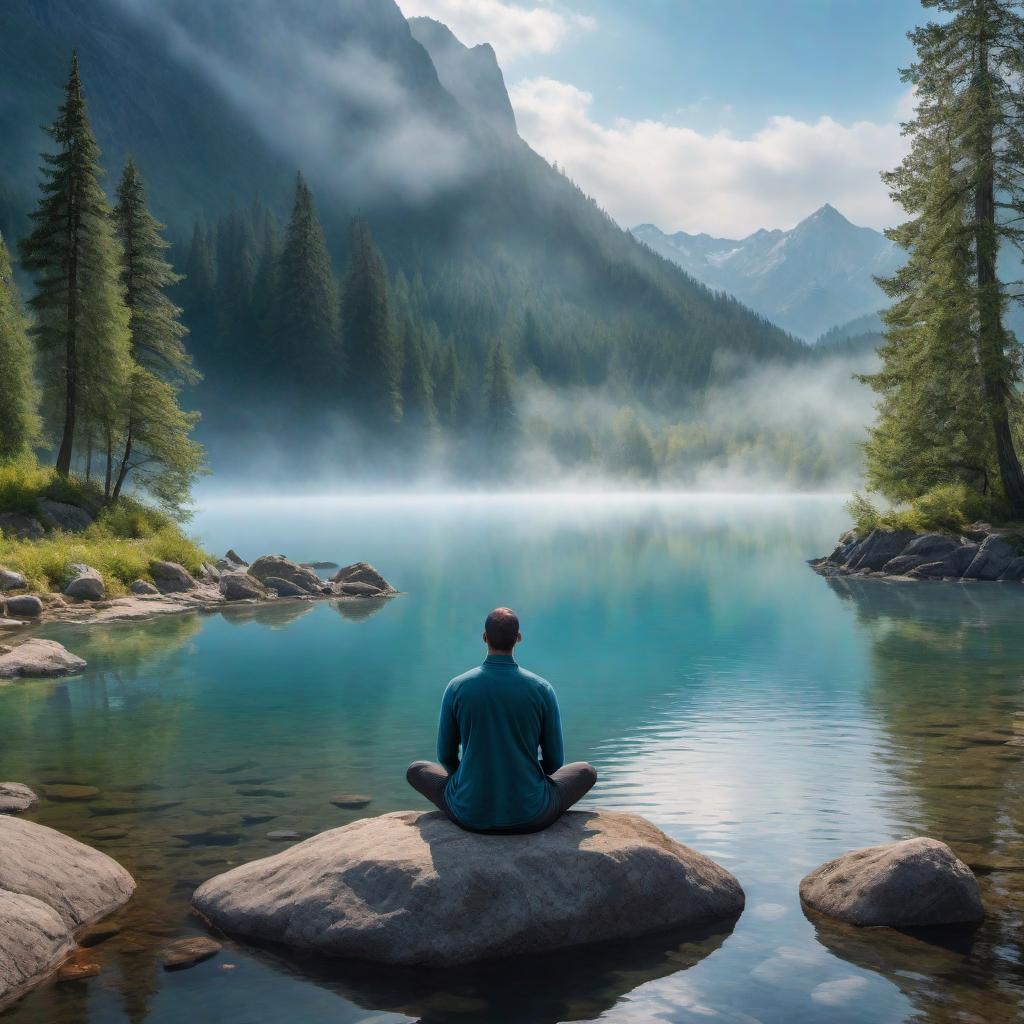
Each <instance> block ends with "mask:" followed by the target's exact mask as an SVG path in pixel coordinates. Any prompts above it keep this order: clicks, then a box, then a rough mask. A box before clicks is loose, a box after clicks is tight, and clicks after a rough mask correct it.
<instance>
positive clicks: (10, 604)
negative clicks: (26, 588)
mask: <svg viewBox="0 0 1024 1024" xmlns="http://www.w3.org/2000/svg"><path fill="white" fill-rule="evenodd" d="M5 603H6V606H7V614H8V615H10V616H11V617H12V618H19V619H36V618H38V617H39V616H40V615H42V614H43V602H42V601H41V600H40V599H39V598H38V597H36V595H35V594H16V595H15V596H14V597H9V598H7V601H6V602H5Z"/></svg>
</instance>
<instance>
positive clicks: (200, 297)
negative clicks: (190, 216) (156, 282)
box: [176, 221, 217, 365]
mask: <svg viewBox="0 0 1024 1024" xmlns="http://www.w3.org/2000/svg"><path fill="white" fill-rule="evenodd" d="M176 294H177V296H178V301H179V302H180V303H181V305H182V308H183V309H184V315H185V321H186V323H187V324H188V328H189V333H190V334H191V336H192V344H193V346H194V347H195V348H196V350H197V351H198V352H199V353H200V365H202V358H201V357H202V354H203V353H207V352H210V351H212V350H213V348H214V347H215V334H216V331H217V316H216V302H217V295H216V270H215V268H214V257H213V250H212V248H211V246H210V240H209V237H208V236H207V233H206V230H205V229H204V228H203V225H202V224H200V223H199V222H198V221H196V224H195V226H194V227H193V229H192V244H191V245H190V247H189V251H188V258H187V259H186V261H185V277H184V279H183V280H182V282H181V283H180V284H179V285H178V288H177V291H176Z"/></svg>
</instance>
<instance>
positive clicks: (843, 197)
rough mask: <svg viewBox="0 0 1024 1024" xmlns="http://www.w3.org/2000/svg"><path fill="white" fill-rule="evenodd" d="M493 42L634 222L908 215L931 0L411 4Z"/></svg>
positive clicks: (759, 223) (691, 227)
mask: <svg viewBox="0 0 1024 1024" xmlns="http://www.w3.org/2000/svg"><path fill="white" fill-rule="evenodd" d="M399 4H400V6H401V7H402V9H403V10H404V11H405V13H406V14H407V15H412V14H429V15H431V16H433V17H436V18H438V19H439V20H441V21H444V22H445V23H446V24H448V25H449V26H450V27H451V28H452V29H453V31H454V32H455V33H456V35H458V36H459V38H460V39H462V40H463V42H465V43H467V44H476V43H479V42H483V41H487V42H490V43H491V44H492V45H493V46H494V48H495V50H496V52H497V54H498V59H499V62H500V63H501V66H502V69H503V71H504V73H505V79H506V83H507V85H508V86H509V90H510V93H511V96H512V100H513V105H514V106H515V108H516V114H517V119H518V121H519V127H520V132H521V134H522V135H523V136H524V138H526V140H527V141H528V142H530V144H531V145H533V146H534V148H535V149H537V150H538V151H539V152H541V153H542V154H543V155H544V156H545V157H547V158H548V159H549V160H553V161H557V162H558V163H559V164H560V165H562V166H564V167H565V169H566V171H567V172H568V173H569V174H570V176H571V177H573V178H574V179H575V180H576V181H578V182H579V183H580V184H581V186H582V187H584V188H585V189H586V190H587V191H588V192H590V193H591V194H593V195H594V196H595V197H596V198H597V199H598V201H599V202H600V203H601V204H602V205H603V206H605V207H606V208H607V209H608V210H609V211H610V212H611V213H612V214H613V215H614V216H615V217H616V218H617V219H618V220H619V221H620V222H622V223H624V224H627V225H632V224H634V223H637V222H640V221H652V222H654V223H656V224H658V226H659V227H662V228H663V229H665V230H676V229H684V230H687V231H702V230H703V231H708V232H710V233H712V234H726V235H741V234H745V233H747V232H748V231H752V230H755V229H756V228H758V227H789V226H792V224H794V223H796V221H797V220H799V219H801V218H802V217H803V216H806V215H807V214H810V213H811V212H812V211H813V210H814V209H816V208H817V207H818V206H820V205H821V203H823V202H832V203H833V204H834V205H836V206H837V207H838V208H839V209H840V210H841V211H843V212H844V213H846V214H847V216H849V217H850V219H852V220H854V221H855V222H857V223H865V224H870V225H871V226H873V227H884V226H886V225H887V224H890V223H893V222H894V221H895V220H897V219H898V211H896V210H895V209H894V208H893V207H892V204H891V203H890V202H889V200H888V197H887V196H886V194H885V190H884V188H883V187H882V185H881V184H880V182H879V179H878V171H880V170H882V169H884V168H888V167H890V166H893V165H894V164H895V163H898V161H899V159H901V158H902V155H903V153H904V152H905V148H906V142H905V140H904V139H903V138H902V137H901V135H900V132H899V128H898V122H899V121H900V120H901V119H905V118H906V117H908V116H910V112H911V110H912V97H911V96H910V95H909V91H908V89H907V87H906V86H905V85H904V84H903V83H902V82H901V81H900V78H899V73H898V68H899V67H900V66H901V65H904V64H906V63H907V62H908V61H909V60H910V59H911V57H912V49H911V47H910V44H909V42H908V40H907V39H906V33H907V31H908V30H909V29H910V28H912V27H913V26H914V25H915V24H919V23H921V22H923V21H925V20H927V15H928V12H925V11H924V10H923V9H922V8H921V6H920V4H919V3H918V2H917V0H633V2H626V0H589V2H587V0H575V2H574V0H399Z"/></svg>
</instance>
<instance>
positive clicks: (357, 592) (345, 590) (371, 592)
mask: <svg viewBox="0 0 1024 1024" xmlns="http://www.w3.org/2000/svg"><path fill="white" fill-rule="evenodd" d="M334 588H335V592H336V593H337V594H338V596H339V597H384V596H385V594H384V592H383V591H382V590H380V589H379V588H377V587H374V586H372V585H371V584H369V583H335V584H334Z"/></svg>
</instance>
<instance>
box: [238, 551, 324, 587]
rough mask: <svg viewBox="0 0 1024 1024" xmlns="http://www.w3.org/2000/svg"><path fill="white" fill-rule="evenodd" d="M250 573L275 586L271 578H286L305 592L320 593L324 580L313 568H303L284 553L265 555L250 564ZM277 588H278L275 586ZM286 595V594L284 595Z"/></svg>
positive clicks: (262, 581)
mask: <svg viewBox="0 0 1024 1024" xmlns="http://www.w3.org/2000/svg"><path fill="white" fill-rule="evenodd" d="M249 575H250V576H255V577H256V579H258V580H259V581H260V582H261V583H262V584H264V586H267V587H273V584H272V583H271V582H270V580H271V579H277V580H284V581H285V582H287V583H290V584H292V586H294V587H297V588H298V589H299V590H301V591H302V592H303V593H305V594H319V593H320V587H321V584H322V581H321V579H320V577H319V576H317V574H316V573H315V572H313V570H312V569H303V568H302V566H301V565H299V564H298V563H297V562H292V561H289V560H288V559H287V558H285V557H284V555H263V557H262V558H257V559H256V561H255V562H253V563H252V565H250V566H249ZM275 589H276V588H275ZM282 596H286V595H282Z"/></svg>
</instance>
